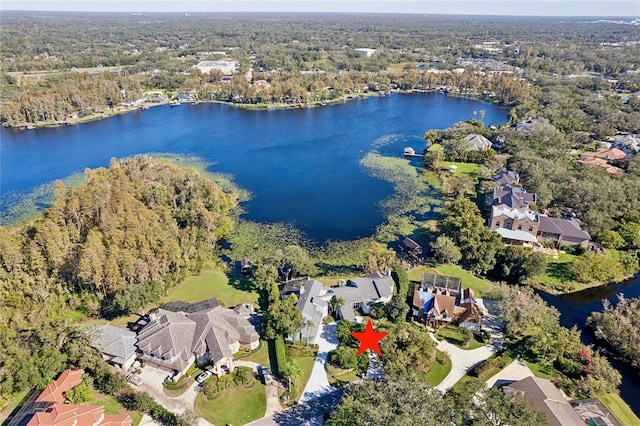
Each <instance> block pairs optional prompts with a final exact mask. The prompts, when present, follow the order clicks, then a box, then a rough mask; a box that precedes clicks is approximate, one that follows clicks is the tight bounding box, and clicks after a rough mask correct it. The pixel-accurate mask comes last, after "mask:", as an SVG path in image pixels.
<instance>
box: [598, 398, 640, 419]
mask: <svg viewBox="0 0 640 426" xmlns="http://www.w3.org/2000/svg"><path fill="white" fill-rule="evenodd" d="M598 399H599V400H600V402H602V405H604V406H605V407H607V410H609V411H610V412H611V414H613V416H614V417H615V418H616V420H618V421H619V422H620V424H622V425H623V426H632V425H640V419H639V418H638V416H636V415H635V414H634V412H633V411H631V408H630V407H629V405H627V403H626V402H624V401H623V400H622V398H620V395H618V394H617V393H608V394H605V395H600V396H598Z"/></svg>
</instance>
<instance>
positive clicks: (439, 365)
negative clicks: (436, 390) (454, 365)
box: [427, 351, 451, 387]
mask: <svg viewBox="0 0 640 426" xmlns="http://www.w3.org/2000/svg"><path fill="white" fill-rule="evenodd" d="M450 371H451V359H450V358H449V357H448V356H447V354H445V353H442V352H440V351H438V352H437V353H436V360H435V362H432V363H431V365H430V366H429V372H428V373H427V382H429V386H431V387H434V386H438V385H439V384H440V382H442V381H443V380H444V378H445V377H447V374H449V372H450Z"/></svg>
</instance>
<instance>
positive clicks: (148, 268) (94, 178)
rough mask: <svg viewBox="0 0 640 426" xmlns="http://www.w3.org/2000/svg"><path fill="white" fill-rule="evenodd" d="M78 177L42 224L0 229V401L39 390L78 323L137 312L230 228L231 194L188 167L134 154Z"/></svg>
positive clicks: (60, 191)
mask: <svg viewBox="0 0 640 426" xmlns="http://www.w3.org/2000/svg"><path fill="white" fill-rule="evenodd" d="M85 174H86V178H87V181H86V184H84V185H81V186H78V187H73V188H64V187H63V186H62V185H61V184H58V185H56V199H55V201H54V202H53V203H52V204H51V206H50V207H49V208H48V209H47V210H46V212H45V214H44V215H43V216H42V217H40V218H38V219H36V220H34V221H31V222H27V223H24V224H22V225H19V226H16V227H12V228H0V234H1V236H0V305H1V306H2V311H1V315H2V316H1V317H0V339H1V341H2V342H3V344H2V346H3V348H4V350H3V351H1V353H0V365H2V366H3V370H2V374H0V394H6V393H11V392H13V391H18V390H21V389H26V387H28V386H33V385H36V386H41V385H44V384H46V383H47V382H48V381H49V380H50V379H51V377H53V376H55V374H56V373H57V372H59V371H61V370H62V367H63V365H64V359H65V356H64V354H63V352H64V348H65V345H66V344H67V343H68V342H69V337H70V336H71V335H73V333H74V322H75V321H76V320H77V319H80V318H85V317H107V318H108V317H112V316H115V315H122V314H126V313H130V312H137V311H138V310H139V309H140V308H141V307H143V306H144V305H145V304H146V303H147V302H149V301H155V300H157V299H159V298H160V297H161V296H162V295H163V294H164V293H165V292H166V290H167V289H168V288H170V287H171V286H172V285H174V284H175V283H177V282H178V281H180V280H182V279H183V278H184V277H185V276H187V275H188V274H191V273H194V272H196V271H198V270H200V269H201V268H202V266H203V265H204V263H205V262H207V261H208V260H209V259H212V258H214V257H215V256H217V253H218V243H219V241H220V240H221V239H222V238H223V237H225V236H226V235H228V234H229V232H230V231H231V229H232V226H233V223H234V219H233V217H232V216H233V214H234V211H235V208H236V199H235V197H234V196H233V195H229V194H226V193H224V192H223V191H222V190H221V189H220V188H219V187H218V186H217V185H216V184H214V183H213V182H212V181H210V180H208V179H206V178H203V177H202V176H201V175H200V174H199V173H198V172H196V171H195V170H193V169H182V168H179V167H177V166H175V165H173V164H171V163H169V162H168V161H166V160H159V159H152V158H149V157H142V156H137V157H134V158H131V159H126V160H122V161H115V160H113V161H112V163H111V166H110V168H109V169H96V170H86V171H85ZM27 358H29V359H31V360H32V362H31V363H22V362H20V360H21V359H27Z"/></svg>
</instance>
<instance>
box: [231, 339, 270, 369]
mask: <svg viewBox="0 0 640 426" xmlns="http://www.w3.org/2000/svg"><path fill="white" fill-rule="evenodd" d="M235 358H236V359H241V360H243V361H251V362H257V363H258V364H260V365H264V366H267V367H269V368H271V360H270V359H269V345H267V342H265V341H264V340H260V343H259V345H258V347H257V348H256V349H255V350H253V351H251V352H250V353H249V354H246V353H244V352H242V351H241V352H238V353H237V354H236V355H235Z"/></svg>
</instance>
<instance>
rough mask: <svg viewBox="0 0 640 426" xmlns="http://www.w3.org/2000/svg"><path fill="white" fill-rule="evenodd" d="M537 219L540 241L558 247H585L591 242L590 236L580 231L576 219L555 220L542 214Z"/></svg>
mask: <svg viewBox="0 0 640 426" xmlns="http://www.w3.org/2000/svg"><path fill="white" fill-rule="evenodd" d="M538 217H539V219H540V226H539V227H538V239H539V240H541V241H545V242H551V243H554V244H556V245H558V246H563V245H564V246H577V245H582V246H586V245H587V244H588V243H589V241H591V236H590V235H589V234H588V233H587V232H586V231H583V230H582V227H581V226H580V220H579V219H578V218H575V217H568V218H567V217H564V218H555V217H549V216H545V215H542V214H541V215H538Z"/></svg>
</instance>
